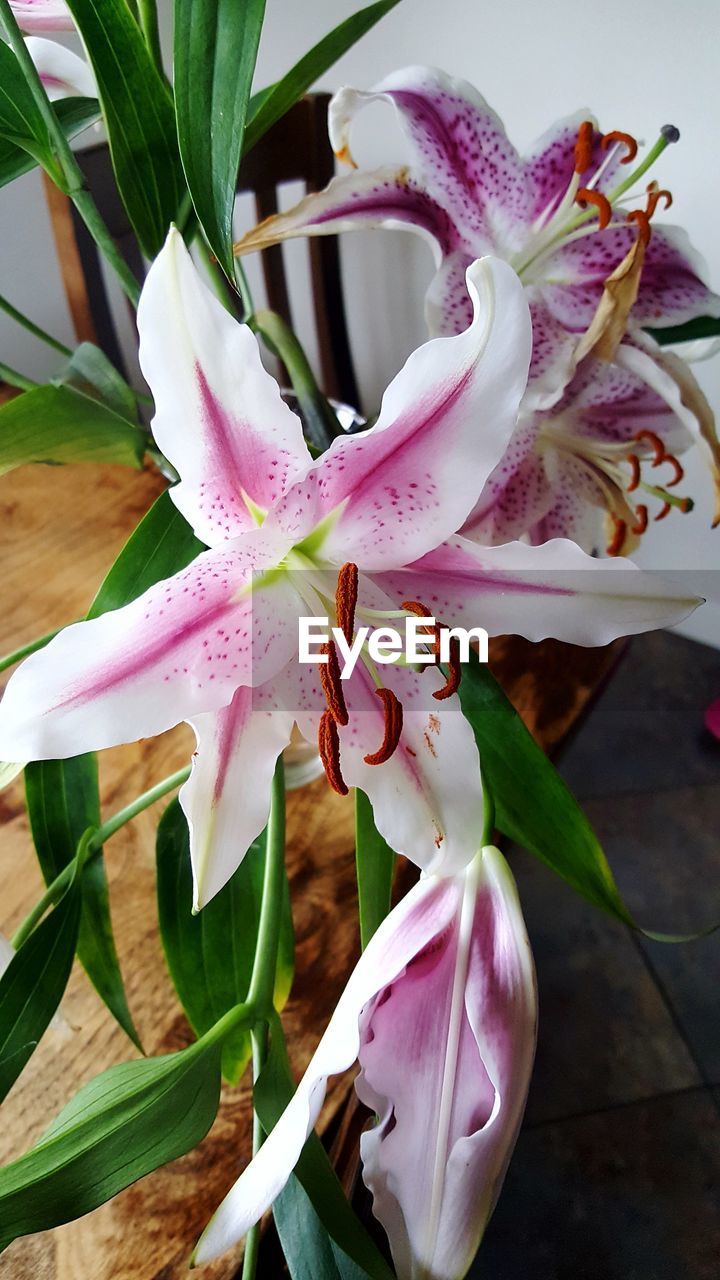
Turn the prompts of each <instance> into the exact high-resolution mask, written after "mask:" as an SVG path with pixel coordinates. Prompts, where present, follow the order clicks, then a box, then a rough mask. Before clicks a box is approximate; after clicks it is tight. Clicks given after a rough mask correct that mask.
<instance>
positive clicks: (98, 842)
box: [12, 765, 274, 981]
mask: <svg viewBox="0 0 720 1280" xmlns="http://www.w3.org/2000/svg"><path fill="white" fill-rule="evenodd" d="M189 776H190V766H189V765H188V767H187V768H185V769H178V771H177V773H171V774H170V775H169V776H168V777H167V778H163V780H162V782H158V783H157V784H156V785H155V786H154V787H150V789H149V790H148V791H144V792H143V793H142V795H140V796H137V798H136V799H135V800H133V801H131V803H130V804H127V805H125V807H124V808H123V809H119V810H118V812H117V813H115V814H113V816H112V817H111V818H108V820H107V822H103V823H102V824H101V825H100V826H99V827H98V829H97V831H95V832H94V833H93V835H91V836H90V839H89V840H88V841H87V843H85V844H82V843H81V846H80V848H79V849H78V853H77V854H76V856H75V857H74V858H73V860H72V862H68V864H67V866H65V867H63V869H62V871H61V872H60V873H59V874H58V875H57V876H56V877H55V879H54V880H53V881H51V883H50V884H49V885H48V887H47V889H46V890H45V892H44V894H43V895H42V897H41V898H39V899H38V901H37V902H36V903H35V906H34V907H33V908H32V910H31V911H30V912H28V914H27V915H26V917H25V919H24V920H23V922H22V924H21V925H20V928H19V929H18V930H17V932H16V933H15V934H14V936H13V939H12V946H13V947H14V948H15V950H16V951H17V950H18V949H19V948H20V947H21V946H22V944H23V942H25V940H26V938H28V937H29V935H30V934H31V933H32V931H33V929H34V928H35V926H36V925H37V924H39V922H40V921H41V920H42V918H43V916H44V915H45V912H46V911H47V910H48V908H49V907H52V906H53V905H54V904H55V903H56V902H57V901H58V900H59V899H60V898H61V897H62V895H63V894H64V892H65V890H66V889H67V887H68V885H69V884H70V881H71V880H72V878H73V876H74V875H75V872H76V870H77V865H78V861H82V863H83V864H84V863H85V862H86V861H89V860H90V859H91V858H93V857H95V855H96V854H98V853H99V852H100V850H101V849H102V847H103V845H104V843H105V841H106V840H109V839H110V836H114V835H115V832H116V831H119V830H120V828H121V827H124V826H125V823H126V822H130V820H131V819H132V818H135V817H136V816H137V814H138V813H142V811H143V809H148V808H149V807H150V805H151V804H154V803H155V801H156V800H160V799H161V798H162V796H164V795H167V793H168V791H174V790H175V788H176V787H179V786H181V785H182V783H183V782H185V781H186V779H187V778H188V777H189ZM273 981H274V979H273Z"/></svg>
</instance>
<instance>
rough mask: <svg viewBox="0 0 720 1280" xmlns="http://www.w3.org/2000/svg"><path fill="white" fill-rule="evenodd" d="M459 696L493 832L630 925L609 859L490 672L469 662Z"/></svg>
mask: <svg viewBox="0 0 720 1280" xmlns="http://www.w3.org/2000/svg"><path fill="white" fill-rule="evenodd" d="M459 693H460V703H461V706H462V709H463V712H464V714H465V717H466V718H467V720H468V721H469V722H470V725H471V726H472V730H473V732H474V734H475V741H476V742H477V745H478V751H479V752H480V761H481V764H482V771H483V777H484V779H485V781H486V782H487V784H488V785H489V788H490V791H491V793H492V797H493V800H494V803H495V816H496V821H497V825H498V827H499V829H500V830H501V831H502V832H503V834H504V835H506V836H508V837H509V838H510V839H511V840H514V841H516V843H517V844H521V845H522V846H523V847H524V848H525V849H529V850H530V852H531V853H534V854H536V856H537V857H538V858H541V859H542V861H543V862H545V863H547V865H548V866H549V867H552V869H553V871H556V872H557V874H558V875H560V876H562V878H563V880H566V881H567V883H568V884H569V885H571V886H572V888H573V889H575V890H576V891H577V892H578V893H580V894H582V896H583V897H584V898H587V899H588V901H589V902H592V903H593V904H594V906H596V907H601V908H602V910H603V911H608V912H609V913H610V915H613V916H617V918H618V919H619V920H622V921H623V922H624V923H625V924H631V923H632V920H631V917H630V914H629V912H628V910H627V908H626V906H625V904H624V903H623V901H622V898H621V897H620V893H619V891H618V888H617V885H616V884H615V880H614V879H613V874H612V871H611V870H610V867H609V865H608V861H607V858H606V857H605V854H604V853H603V851H602V848H601V847H600V843H599V841H598V839H597V836H596V835H595V832H594V831H593V829H592V827H591V826H590V823H589V822H588V820H587V818H586V817H585V814H584V813H583V811H582V809H581V808H580V806H579V804H578V803H577V800H576V799H575V797H574V796H573V794H572V792H571V791H569V789H568V788H567V786H566V785H565V783H564V782H563V780H562V778H561V777H560V774H559V773H558V771H557V769H556V768H555V766H554V765H553V764H551V763H550V761H549V760H548V758H547V756H546V755H545V754H544V752H543V751H542V750H541V749H540V747H539V746H538V745H537V743H536V742H535V739H534V738H533V736H532V734H531V733H530V732H529V731H528V730H527V729H526V728H525V725H524V724H523V722H522V720H521V718H520V716H519V715H518V713H517V711H516V710H515V708H514V707H513V705H512V703H511V702H510V701H509V700H508V699H507V698H506V696H505V694H504V693H503V691H502V689H501V688H500V686H499V684H498V683H497V681H496V680H495V678H494V677H493V676H492V674H491V673H490V671H489V670H488V668H487V667H486V666H485V665H484V664H483V663H481V662H479V661H478V659H477V658H475V657H472V658H471V661H470V662H469V663H467V664H465V665H464V666H463V673H462V680H461V681H460V690H459Z"/></svg>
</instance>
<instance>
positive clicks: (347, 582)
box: [335, 560, 358, 644]
mask: <svg viewBox="0 0 720 1280" xmlns="http://www.w3.org/2000/svg"><path fill="white" fill-rule="evenodd" d="M357 599H358V567H357V565H356V564H353V562H352V561H351V560H349V561H348V562H347V564H344V565H343V566H342V568H341V569H340V572H339V573H338V578H337V588H336V591H335V613H336V615H337V622H338V626H339V627H340V630H341V631H342V633H343V635H344V636H345V639H346V640H347V642H348V644H352V638H353V633H354V631H355V608H356V606H357Z"/></svg>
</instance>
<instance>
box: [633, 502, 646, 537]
mask: <svg viewBox="0 0 720 1280" xmlns="http://www.w3.org/2000/svg"><path fill="white" fill-rule="evenodd" d="M635 515H636V517H637V518H636V520H635V524H634V525H632V526H631V532H632V533H635V534H637V535H638V536H639V535H640V534H641V533H644V532H645V530H646V529H647V527H648V509H647V507H646V506H645V504H644V503H642V502H640V503H638V505H637V507H636V508H635Z"/></svg>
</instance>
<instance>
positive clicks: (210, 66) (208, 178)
mask: <svg viewBox="0 0 720 1280" xmlns="http://www.w3.org/2000/svg"><path fill="white" fill-rule="evenodd" d="M264 14H265V0H243V3H242V4H238V3H237V0H175V51H174V82H175V110H176V114H177V132H178V139H179V142H180V154H181V156H182V162H183V167H184V169H185V178H186V180H187V185H188V188H189V191H190V194H191V196H192V199H193V204H194V206H195V211H196V213H197V216H198V218H199V220H200V224H201V226H202V228H203V231H204V232H205V235H206V237H207V240H208V243H209V245H210V247H211V249H213V250H214V252H215V253H216V255H217V257H218V261H219V262H220V263H221V265H222V266H223V267H224V269H225V271H226V272H227V274H228V277H229V278H230V279H231V280H232V279H234V276H233V255H232V212H233V205H234V202H235V189H236V186H237V176H238V169H239V168H240V153H241V150H242V143H243V131H244V128H245V119H246V114H247V106H248V99H249V97H250V85H251V83H252V77H253V72H254V70H255V59H256V58H257V50H258V43H259V41H260V31H261V29H262V24H263V17H264Z"/></svg>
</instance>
